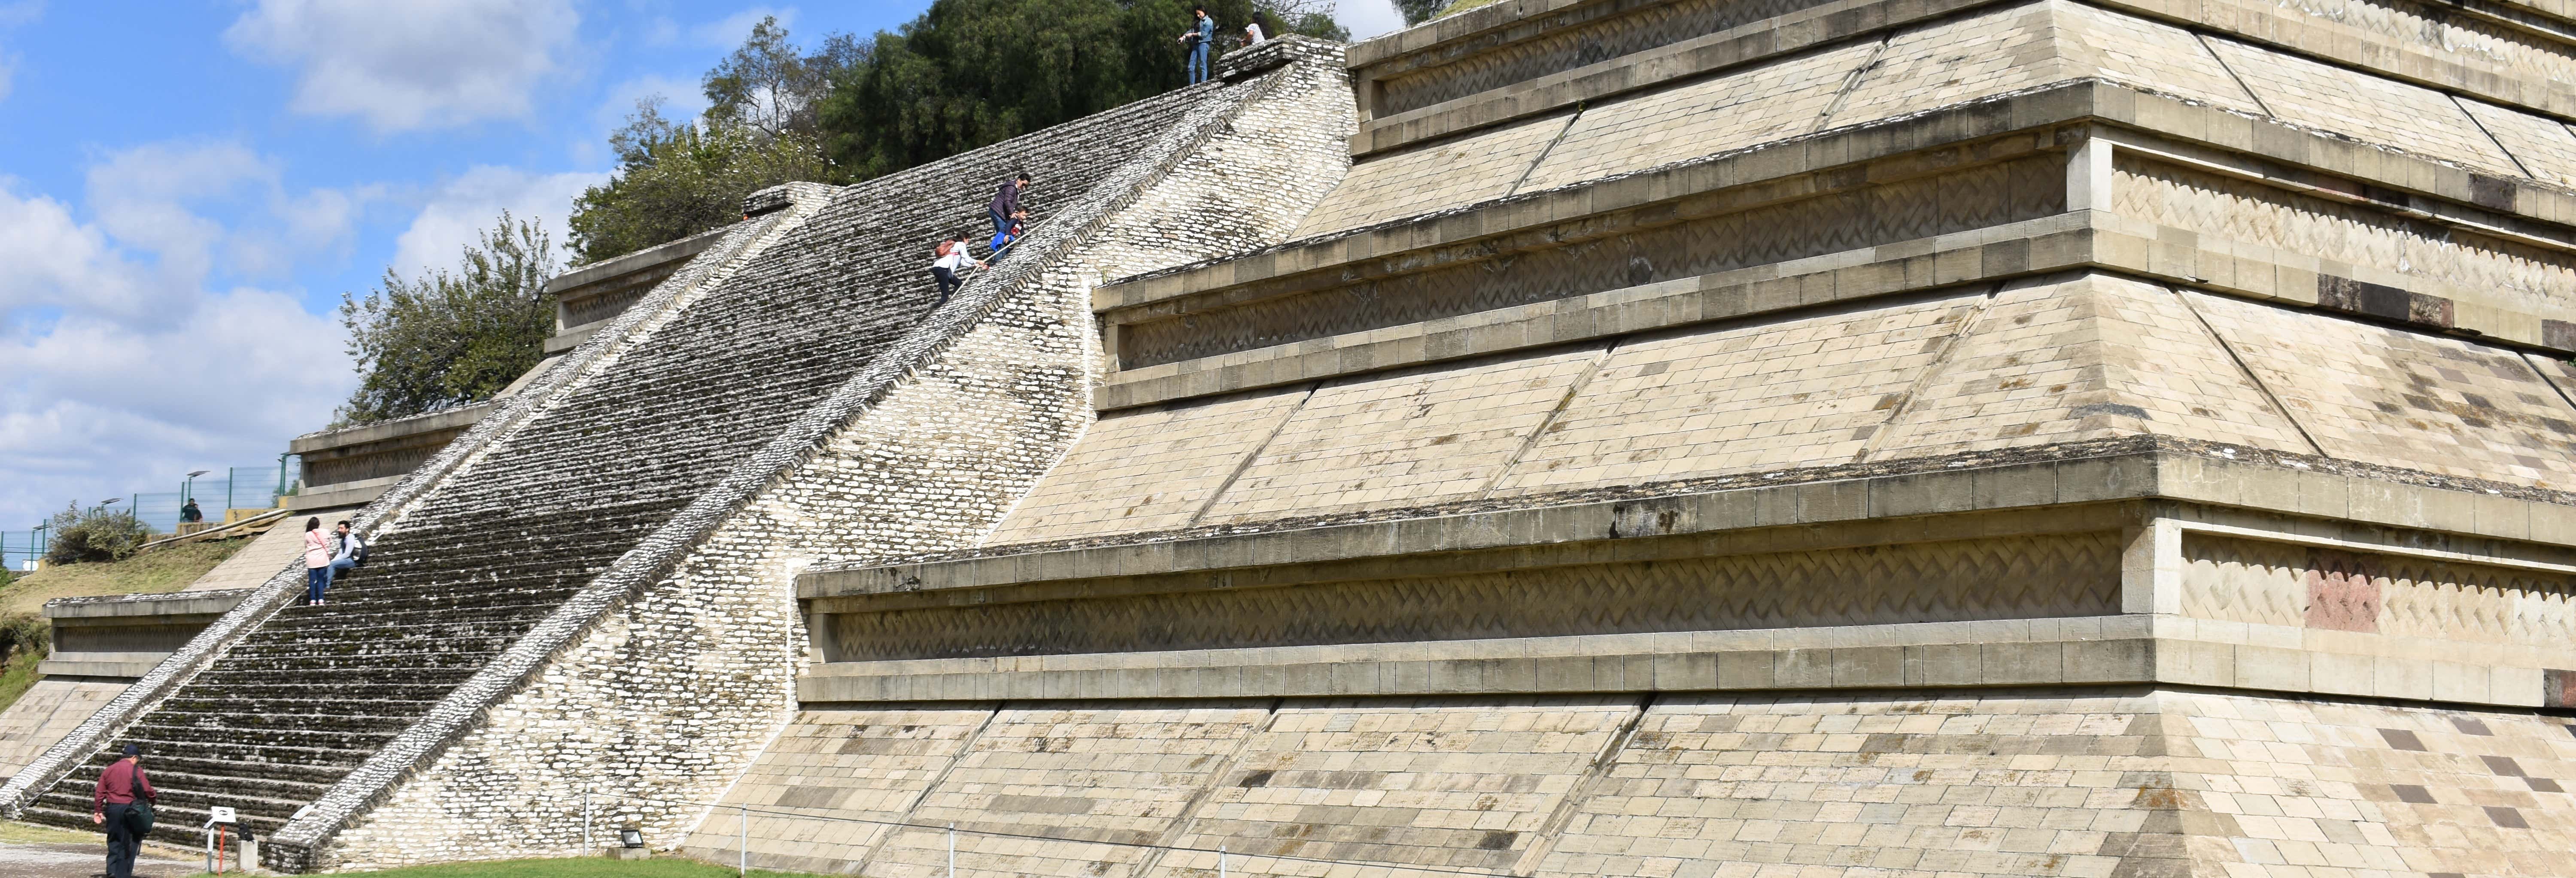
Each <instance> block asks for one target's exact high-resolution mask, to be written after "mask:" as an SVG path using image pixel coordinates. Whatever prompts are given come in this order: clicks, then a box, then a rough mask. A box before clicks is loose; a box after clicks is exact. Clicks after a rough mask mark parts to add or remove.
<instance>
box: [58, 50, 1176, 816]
mask: <svg viewBox="0 0 2576 878" xmlns="http://www.w3.org/2000/svg"><path fill="white" fill-rule="evenodd" d="M1214 89H1215V87H1214V86H1210V87H1202V88H1194V89H1190V90H1187V91H1183V92H1177V93H1174V94H1171V95H1166V96H1164V97H1162V98H1157V99H1153V100H1148V101H1143V102H1139V103H1136V104H1131V105H1129V106H1127V107H1123V108H1120V109H1118V110H1114V111H1111V112H1108V113H1103V114H1099V115H1096V116H1093V117H1090V118H1087V119H1084V120H1081V121H1078V122H1074V123H1069V124H1066V125H1061V126H1057V127H1055V128H1051V129H1048V130H1046V131H1042V132H1038V133H1036V134H1032V135H1029V136H1027V137H1024V138H1021V139H1019V140H1015V141H1011V142H1007V143H1004V144H1001V145H998V146H995V147H988V148H986V149H984V150H979V151H977V152H974V153H968V154H966V155H961V156H958V157H956V158H952V159H949V160H945V161H942V162H938V163H934V164H931V165H926V166H923V167H921V168H916V169H914V170H912V171H907V172H904V173H902V174H896V175H892V176H889V177H883V178H879V179H877V180H872V181H869V182H866V183H863V184H860V185H857V186H854V187H850V188H847V189H842V190H836V191H834V193H833V194H832V195H831V200H830V202H829V204H828V206H825V207H822V208H821V209H820V210H819V211H817V212H816V213H815V214H814V215H813V216H812V217H811V218H810V219H808V220H806V221H805V223H804V224H803V225H802V226H800V227H796V228H793V229H789V230H786V231H784V232H781V233H779V236H778V237H777V239H776V240H775V241H774V242H773V243H771V244H769V245H767V247H766V249H765V250H762V251H761V252H760V253H758V254H756V255H754V256H752V257H749V258H748V261H746V262H745V263H744V264H743V265H742V267H741V268H740V269H739V270H738V271H737V272H736V273H735V274H733V275H732V276H730V277H728V278H726V279H724V280H721V281H719V282H716V283H715V284H713V285H712V286H711V287H709V288H707V289H706V290H705V291H704V292H702V293H700V294H698V295H697V296H696V297H695V298H694V299H693V300H690V301H688V303H687V304H685V305H684V306H682V310H681V311H680V312H679V313H678V314H677V315H676V316H674V317H673V318H671V319H670V321H669V322H668V323H666V324H663V325H661V326H660V327H659V328H658V329H655V330H653V331H652V333H651V335H650V336H649V337H643V338H639V339H635V340H631V341H628V342H626V344H627V347H626V349H625V350H624V351H622V352H621V353H620V354H618V355H617V357H616V358H615V362H614V365H613V367H609V368H603V369H601V370H600V371H599V372H598V374H595V375H591V376H588V377H585V378H583V379H582V380H580V381H579V382H577V383H575V384H573V385H571V386H569V387H567V388H566V389H564V390H562V391H559V392H557V393H556V394H555V395H554V397H553V398H551V399H549V400H546V401H545V402H544V405H545V408H544V409H543V410H542V411H541V412H540V413H538V414H535V415H533V416H531V417H530V418H529V419H528V420H527V421H526V422H525V423H524V424H521V425H519V426H518V427H517V428H515V429H514V430H513V431H511V432H509V433H507V434H504V435H502V436H500V437H499V438H496V439H493V440H491V442H492V445H491V446H490V448H489V449H488V450H487V451H485V452H484V453H483V455H482V457H481V459H479V460H478V461H476V462H474V463H472V464H470V465H468V466H466V467H465V468H462V469H460V470H458V471H456V472H454V473H452V474H450V475H449V476H447V477H446V479H445V481H444V482H442V483H441V484H438V485H437V486H435V487H434V488H432V489H431V491H430V492H429V493H427V494H425V495H423V496H421V497H420V499H418V500H417V501H415V503H414V505H413V506H412V508H410V509H409V510H408V511H407V512H405V513H404V514H403V515H402V517H401V518H400V519H399V521H398V522H397V523H396V524H394V525H393V526H392V527H391V528H389V529H385V530H381V531H380V532H379V533H378V534H376V537H377V538H376V539H375V541H374V544H373V547H372V550H371V559H372V560H371V563H370V564H369V566H368V567H367V568H366V569H364V570H361V571H358V572H357V573H356V574H355V575H353V576H351V577H348V578H347V579H345V580H343V581H342V582H341V583H339V584H337V585H335V586H334V587H333V588H332V590H331V594H330V599H329V602H328V604H327V605H325V606H320V607H310V606H300V605H299V606H292V607H288V608H286V609H285V610H283V611H280V612H278V613H277V614H276V615H275V616H273V617H272V618H270V619H269V620H268V621H266V622H265V623H264V624H262V625H261V626H260V627H259V628H257V629H256V630H254V631H252V632H250V633H248V634H246V635H243V637H242V639H241V640H239V641H237V642H236V643H235V644H233V645H232V646H231V647H230V648H229V649H228V650H227V651H226V652H224V653H223V655H222V656H221V657H220V658H218V659H217V660H215V661H214V662H212V663H211V664H210V665H208V666H207V667H206V668H205V669H204V670H203V671H202V672H200V673H199V674H197V675H196V676H195V677H193V678H191V679H189V680H187V681H186V682H185V683H183V684H181V685H180V687H179V688H178V689H177V690H176V691H175V692H173V693H172V694H171V695H170V696H169V697H168V698H166V699H165V700H164V701H163V702H162V703H160V704H158V705H157V706H155V707H153V708H152V709H150V710H149V711H148V712H147V713H146V714H144V715H143V716H141V717H140V718H139V719H138V720H136V721H135V722H133V723H132V724H130V725H129V726H127V727H126V728H125V729H124V730H123V732H122V733H121V734H119V735H117V736H116V737H114V738H113V740H111V741H109V742H108V743H107V745H106V746H105V747H103V748H102V749H101V750H100V751H99V752H98V753H97V754H95V755H93V756H92V757H91V758H90V759H89V760H88V762H86V763H85V764H83V765H82V766H81V767H80V768H78V769H76V770H74V771H72V772H71V773H69V774H67V775H65V776H64V777H63V778H62V779H61V780H60V781H57V782H56V783H54V784H53V785H52V786H51V787H49V788H47V789H46V791H45V792H44V793H43V794H42V795H41V796H40V797H38V798H37V799H35V800H34V801H32V802H31V803H30V804H29V806H28V807H27V808H25V810H24V812H23V814H24V816H25V817H26V818H28V819H33V820H37V821H41V822H46V823H53V824H59V825H63V826H71V827H88V826H89V825H90V823H89V807H90V806H89V803H90V796H91V792H92V790H93V789H94V788H95V786H96V780H97V777H98V773H99V772H100V771H101V770H102V769H103V768H104V767H105V766H107V765H108V764H110V763H111V762H113V761H114V759H115V758H116V757H115V755H114V754H115V753H116V751H117V750H118V749H119V747H120V746H121V745H123V744H125V743H127V742H129V741H130V742H134V743H138V744H140V745H142V746H143V748H144V752H145V754H146V755H145V758H144V765H145V769H146V771H147V772H148V773H149V775H150V776H151V777H152V778H153V781H154V783H155V785H156V786H157V787H158V788H159V789H160V791H161V793H162V796H161V809H160V822H159V825H158V827H157V828H156V829H155V831H154V834H155V835H156V836H157V837H160V838H163V839H167V840H169V841H172V842H177V843H182V844H193V843H195V842H196V840H197V838H198V836H197V832H198V827H200V826H201V825H202V824H203V823H204V821H205V817H206V809H207V808H208V807H209V806H217V805H221V806H229V807H232V808H234V809H236V810H237V811H238V812H239V813H240V815H241V818H242V820H243V822H244V823H245V824H246V825H247V826H248V827H249V828H250V829H251V830H252V831H253V832H254V833H258V834H262V835H265V834H268V833H271V832H274V831H275V830H276V829H277V828H278V827H279V826H281V825H284V824H285V823H286V822H287V821H288V820H290V819H291V818H292V817H293V816H294V815H295V814H296V812H297V811H298V810H299V809H302V808H304V807H305V806H306V805H308V804H310V803H312V802H313V801H315V800H316V799H318V798H320V797H321V796H322V795H323V794H324V793H325V792H326V791H328V790H329V789H330V788H331V787H332V786H333V785H334V784H336V783H338V782H339V781H340V780H341V779H343V778H345V777H347V776H348V775H349V774H350V773H351V772H352V771H353V770H355V769H357V768H358V767H359V766H360V765H361V764H362V763H364V762H366V760H368V759H369V758H370V757H372V756H373V755H374V754H375V753H376V752H377V751H378V750H380V749H381V748H382V747H383V746H384V745H385V744H386V743H387V742H389V741H391V740H393V739H394V738H395V737H396V736H397V735H399V734H401V733H402V732H403V731H404V730H405V729H406V728H408V727H410V726H411V725H413V724H414V723H415V722H417V721H419V720H420V719H421V718H422V717H423V716H424V715H426V714H428V713H429V712H430V711H431V710H432V709H433V708H434V707H436V706H437V705H439V704H440V702H441V700H442V699H444V698H445V697H447V696H448V695H449V694H450V693H451V692H453V691H455V689H456V688H457V687H458V686H459V684H461V683H463V682H465V681H466V680H467V679H469V678H471V677H473V676H474V675H475V674H476V673H477V672H478V671H480V670H482V669H483V668H484V667H485V666H487V665H488V664H490V663H491V661H492V660H493V659H494V657H496V656H498V655H500V654H501V653H502V652H503V651H504V650H506V649H507V648H509V646H510V645H511V644H512V643H514V642H515V641H516V640H517V639H518V638H520V637H521V636H523V635H524V634H526V633H527V632H528V631H529V630H530V629H531V628H532V627H533V626H535V625H536V624H537V623H539V622H540V621H542V620H544V619H545V618H546V617H547V616H548V615H549V614H551V613H552V612H553V611H555V610H556V609H557V608H558V607H559V606H561V605H562V604H563V603H564V602H565V600H566V599H567V598H569V597H570V596H572V595H573V594H574V593H575V592H577V591H578V590H580V589H581V588H582V587H583V586H584V585H586V584H588V583H589V582H590V581H591V580H593V579H594V578H596V577H597V576H598V575H599V574H600V573H601V572H602V571H605V570H607V569H608V568H609V566H610V565H611V564H612V563H613V562H615V561H616V560H617V559H618V558H619V556H621V555H623V554H625V553H626V552H627V551H628V550H629V549H632V548H634V547H635V546H636V545H637V544H638V543H639V542H640V541H642V540H643V539H644V538H645V537H646V536H647V535H649V534H651V533H653V532H654V531H655V530H656V529H657V528H659V527H662V526H663V525H665V524H667V523H669V522H671V521H672V519H673V517H674V515H675V514H676V513H677V512H678V510H680V509H682V508H683V507H685V506H687V505H688V504H689V502H690V501H691V500H693V499H695V498H696V497H698V496H699V495H701V494H703V493H705V492H706V491H707V490H709V489H710V488H711V487H712V486H714V485H715V484H716V483H717V482H718V481H719V480H721V479H722V478H723V477H724V476H725V474H726V473H727V472H728V471H729V470H730V469H731V468H732V467H733V466H735V465H736V464H738V463H739V462H741V461H743V460H744V459H746V458H748V457H749V456H750V455H751V454H753V453H754V452H755V451H756V450H758V449H759V448H760V447H761V446H762V445H763V444H764V443H766V442H768V441H769V440H770V439H771V438H772V437H773V436H775V435H777V434H778V432H779V430H781V429H782V428H783V427H784V426H785V425H787V424H788V423H789V422H791V421H793V420H794V419H796V418H797V417H798V416H799V414H800V413H802V412H804V411H805V410H807V409H809V408H811V407H812V406H814V405H816V404H817V403H818V402H820V401H821V400H823V399H825V398H826V397H828V396H829V395H830V394H831V393H832V392H833V390H834V389H836V388H837V387H839V386H840V385H841V384H842V383H844V382H846V381H847V380H849V379H850V378H851V376H853V375H854V374H856V373H857V372H859V371H860V370H861V369H862V368H864V367H865V366H866V365H867V364H868V362H869V360H870V358H871V357H872V356H873V355H874V354H875V353H877V352H878V351H880V350H883V349H884V348H885V347H887V346H888V345H890V344H891V343H893V342H894V341H896V340H898V339H900V338H902V337H903V335H904V333H906V332H907V331H908V330H910V329H911V328H912V327H913V326H914V325H915V324H916V323H918V322H919V321H920V320H921V318H922V317H923V316H925V315H926V314H927V313H928V311H929V308H930V306H931V304H932V302H933V301H934V299H935V298H936V290H935V287H934V286H933V284H932V282H931V280H930V277H929V275H928V272H927V270H926V265H927V262H928V256H927V254H928V253H929V251H930V247H931V244H932V243H933V242H935V241H936V240H938V237H939V236H940V235H941V234H942V233H946V232H956V231H968V232H971V231H973V230H974V229H976V228H977V226H978V224H980V223H981V222H982V220H983V216H984V213H983V205H984V203H985V201H986V200H987V199H989V198H990V197H991V194H992V191H993V187H994V186H995V185H997V184H998V183H999V182H1000V181H1001V180H1002V179H1004V178H1005V177H1006V176H1008V175H1009V174H1011V173H1013V172H1015V171H1021V170H1026V171H1029V172H1031V173H1033V174H1035V175H1036V176H1037V177H1038V179H1039V180H1040V181H1041V187H1040V188H1039V189H1038V190H1036V191H1035V192H1034V193H1033V195H1032V198H1031V201H1030V203H1031V205H1032V207H1033V209H1034V210H1035V211H1036V212H1037V213H1038V214H1039V217H1038V218H1039V220H1040V221H1041V222H1043V221H1044V220H1045V219H1046V216H1045V212H1046V210H1047V209H1048V206H1049V205H1050V204H1062V203H1067V202H1071V201H1073V200H1074V199H1075V198H1077V197H1078V196H1080V195H1081V194H1082V192H1083V190H1084V189H1085V188H1086V187H1088V186H1090V185H1093V184H1094V183H1095V182H1097V181H1100V180H1102V179H1104V178H1105V177H1108V176H1111V175H1110V172H1111V171H1112V170H1114V169H1115V168H1117V167H1118V166H1119V165H1120V164H1122V163H1124V162H1126V161H1128V160H1129V159H1130V158H1131V157H1132V156H1131V154H1130V147H1131V143H1132V141H1133V139H1134V133H1135V132H1138V131H1156V130H1163V129H1165V128H1167V127H1169V126H1171V125H1174V124H1176V123H1177V121H1178V120H1179V119H1180V118H1182V117H1183V115H1184V114H1186V113H1188V112H1190V111H1191V110H1192V108H1193V106H1194V105H1196V103H1197V102H1199V101H1201V100H1205V99H1209V98H1211V97H1214V96H1216V95H1217V94H1218V92H1217V91H1215V90H1214ZM1050 187H1051V188H1050ZM762 222H763V221H762V220H753V221H750V222H748V223H746V225H745V226H744V227H743V228H757V227H762V226H761V223H762ZM724 249H725V248H724V247H722V246H720V247H718V248H717V249H715V250H711V251H709V254H710V255H713V254H715V253H718V252H721V251H723V250H724ZM683 274H684V275H685V274H686V272H684V273H683ZM296 524H297V525H300V524H301V521H300V520H299V521H297V522H296Z"/></svg>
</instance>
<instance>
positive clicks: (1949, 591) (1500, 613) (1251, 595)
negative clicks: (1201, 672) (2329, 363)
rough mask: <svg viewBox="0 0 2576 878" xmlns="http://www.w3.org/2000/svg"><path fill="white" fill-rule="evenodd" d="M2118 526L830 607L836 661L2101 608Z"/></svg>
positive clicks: (2113, 591) (2111, 588) (2106, 605)
mask: <svg viewBox="0 0 2576 878" xmlns="http://www.w3.org/2000/svg"><path fill="white" fill-rule="evenodd" d="M2119 558H2120V540H2119V536H2118V535H2117V534H2115V533H2107V532H2105V533H2079V534H2062V535H2046V536H2032V537H2015V538H2009V539H1992V540H1959V541H1948V542H1932V543H1914V544H1904V545H1888V546H1864V547H1858V548H1841V549H1822V550H1810V551H1796V552H1775V553H1763V554H1750V555H1731V556H1723V557H1715V558H1694V559H1688V560H1680V561H1654V562H1636V563H1626V564H1598V565H1584V566H1571V567H1544V568H1534V569H1524V570H1515V571H1509V572H1504V573H1493V574H1475V575H1461V576H1452V577H1416V578H1406V579H1389V580H1375V581H1361V582H1337V583H1325V584H1316V585H1303V586H1285V587H1276V588H1260V589H1242V590H1205V591H1193V592H1176V593H1165V594H1149V595H1125V596H1116V597H1103V598H1095V599H1070V600H1049V601H1033V602H1025V603H1005V604H987V605H978V606H969V607H942V608H934V609H906V610H894V611H888V612H880V613H846V614H840V615H836V616H833V617H832V619H833V625H834V626H835V627H834V631H835V633H836V635H837V636H838V639H839V643H840V646H841V650H842V652H841V654H840V655H838V656H836V657H835V658H836V660H840V661H876V660H888V659H922V658H972V657H982V656H1015V655H1057V654H1067V653H1090V652H1144V651H1157V650H1175V649H1204V648H1211V647H1259V646H1297V645H1307V644H1326V643H1388V642H1408V641H1427V640H1461V639H1470V638H1492V637H1551V636H1566V635H1583V634H1633V633H1644V632H1661V631H1706V630H1726V629H1745V628H1788V627H1805V626H1820V625H1869V624H1893V623H1905V622H1951V621H1965V620H1975V619H2009V618H2045V617H2060V616H2092V615H2105V614H2111V613H2117V612H2119Z"/></svg>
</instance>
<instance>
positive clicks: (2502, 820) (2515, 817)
mask: <svg viewBox="0 0 2576 878" xmlns="http://www.w3.org/2000/svg"><path fill="white" fill-rule="evenodd" d="M2486 811H2487V819H2489V820H2493V821H2495V825H2497V826H2502V827H2504V828H2506V829H2530V828H2531V823H2530V822H2528V821H2525V820H2523V819H2522V812H2521V811H2517V810H2514V809H2512V808H2506V807H2502V806H2497V805H2488V806H2487V808H2486Z"/></svg>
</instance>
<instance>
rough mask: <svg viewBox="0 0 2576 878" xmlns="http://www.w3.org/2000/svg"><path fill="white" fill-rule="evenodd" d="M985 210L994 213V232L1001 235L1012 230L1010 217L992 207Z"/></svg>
mask: <svg viewBox="0 0 2576 878" xmlns="http://www.w3.org/2000/svg"><path fill="white" fill-rule="evenodd" d="M984 212H985V213H988V214H992V215H993V234H996V235H999V234H1001V233H1003V232H1007V231H1010V230H1011V218H1010V217H1007V216H1003V215H1002V212H1001V211H998V210H994V209H993V208H990V207H987V208H984Z"/></svg>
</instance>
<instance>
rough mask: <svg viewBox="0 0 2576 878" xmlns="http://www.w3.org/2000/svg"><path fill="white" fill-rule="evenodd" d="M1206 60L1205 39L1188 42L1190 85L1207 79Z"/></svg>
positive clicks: (1206, 47)
mask: <svg viewBox="0 0 2576 878" xmlns="http://www.w3.org/2000/svg"><path fill="white" fill-rule="evenodd" d="M1207 61H1208V44H1207V41H1205V40H1201V41H1199V42H1196V43H1192V44H1190V84H1191V85H1197V84H1199V83H1202V82H1206V81H1207V80H1208V68H1207Z"/></svg>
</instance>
